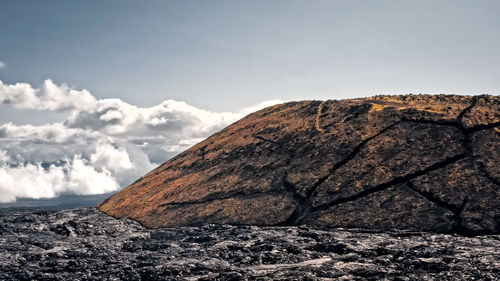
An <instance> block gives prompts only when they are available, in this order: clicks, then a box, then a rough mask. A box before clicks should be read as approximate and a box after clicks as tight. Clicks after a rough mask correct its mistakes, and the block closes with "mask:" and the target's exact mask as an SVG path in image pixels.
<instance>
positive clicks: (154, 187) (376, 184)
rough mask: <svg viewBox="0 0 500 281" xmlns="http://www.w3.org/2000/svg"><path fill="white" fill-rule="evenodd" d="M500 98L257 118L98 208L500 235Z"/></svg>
mask: <svg viewBox="0 0 500 281" xmlns="http://www.w3.org/2000/svg"><path fill="white" fill-rule="evenodd" d="M499 126H500V97H496V96H474V97H470V96H450V95H436V96H429V95H407V96H376V97H372V98H366V99H352V100H342V101H331V100H330V101H323V102H321V101H303V102H290V103H285V104H281V105H276V106H272V107H269V108H266V109H263V110H261V111H258V112H256V113H253V114H250V115H248V116H247V117H245V118H243V119H241V120H240V121H238V122H236V123H234V124H232V125H230V126H228V127H227V128H225V129H223V130H222V131H220V132H218V133H216V134H214V135H212V136H211V137H209V138H208V139H206V140H205V141H203V142H201V143H199V144H197V145H195V146H194V147H192V148H191V149H189V150H187V151H185V152H183V153H181V154H180V155H178V156H177V157H175V158H173V159H171V160H170V161H167V162H165V163H164V164H163V165H161V166H160V167H158V168H157V169H155V170H153V171H152V172H150V173H149V174H147V175H145V176H144V177H142V178H141V179H139V180H138V181H137V182H135V183H134V184H132V185H131V186H129V187H127V188H125V189H124V190H122V191H120V192H119V193H117V194H115V195H113V196H112V197H110V198H109V199H107V200H106V201H104V202H103V203H101V204H100V205H99V206H98V208H99V209H100V210H101V211H103V212H105V213H107V214H109V215H112V216H114V217H118V218H124V217H126V218H131V219H133V220H136V221H138V222H140V223H141V224H143V225H145V226H147V227H165V226H190V225H198V224H202V223H216V224H238V225H267V226H270V225H303V224H307V225H314V226H321V227H325V228H332V227H355V228H368V229H379V230H380V229H406V230H415V231H422V230H425V231H438V232H458V233H461V234H466V235H475V234H487V233H499V231H500V213H499V211H498V210H500V200H499V198H500V185H499V182H500V168H499V167H500V165H498V164H499V163H500V152H499V151H500V149H499V148H500V146H499V144H500V127H499Z"/></svg>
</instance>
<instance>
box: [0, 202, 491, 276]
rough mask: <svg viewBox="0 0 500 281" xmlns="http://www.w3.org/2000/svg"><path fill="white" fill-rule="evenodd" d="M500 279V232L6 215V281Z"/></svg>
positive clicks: (2, 233)
mask: <svg viewBox="0 0 500 281" xmlns="http://www.w3.org/2000/svg"><path fill="white" fill-rule="evenodd" d="M102 279H104V280H381V279H385V280H499V279H500V235H485V236H477V237H463V236H458V235H450V234H435V233H425V232H403V231H389V232H378V233H377V232H366V231H361V230H343V229H334V230H328V231H325V230H320V229H315V228H310V227H306V226H288V227H276V226H267V227H256V226H229V225H205V226H200V227H178V228H163V229H161V228H160V229H147V228H144V227H142V226H141V225H139V224H138V223H136V222H134V221H131V220H128V219H114V218H112V217H109V216H107V215H105V214H102V213H100V212H99V211H97V210H96V209H94V208H84V209H71V210H62V211H47V210H44V211H29V210H24V211H12V210H10V211H7V210H3V211H0V280H102Z"/></svg>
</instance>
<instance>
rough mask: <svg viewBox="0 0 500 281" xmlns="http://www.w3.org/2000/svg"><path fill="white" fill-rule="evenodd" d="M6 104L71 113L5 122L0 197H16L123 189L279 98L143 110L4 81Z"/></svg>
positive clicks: (0, 94) (1, 95)
mask: <svg viewBox="0 0 500 281" xmlns="http://www.w3.org/2000/svg"><path fill="white" fill-rule="evenodd" d="M0 102H1V103H2V104H4V105H7V106H12V107H14V108H20V109H34V110H45V111H70V112H71V114H70V116H69V117H68V118H67V119H66V120H62V121H61V122H58V123H52V124H45V125H39V126H33V125H15V124H12V123H6V124H3V125H0V202H12V201H15V200H16V198H22V197H27V198H52V197H57V196H59V195H61V194H68V193H70V194H82V195H83V194H85V195H87V194H89V195H90V194H102V193H107V192H111V191H115V190H118V189H119V188H120V187H124V186H126V185H128V184H130V183H131V182H133V181H134V180H136V179H137V178H139V177H140V176H142V175H144V174H145V173H146V172H148V171H150V170H151V169H153V168H154V167H155V166H157V165H159V164H161V163H162V162H164V161H166V160H167V159H169V158H171V157H173V156H174V155H176V154H177V153H179V152H181V151H183V150H185V149H187V148H189V147H190V146H192V145H194V144H195V143H197V142H199V141H201V140H203V139H204V138H206V137H207V136H209V135H210V134H212V133H215V132H216V131H218V130H220V129H222V128H223V127H225V126H227V125H229V124H231V123H233V122H234V121H237V120H238V119H240V118H241V117H243V116H244V115H246V114H247V113H250V112H252V111H255V110H258V109H260V108H263V107H266V106H269V105H273V104H276V103H279V102H281V101H278V100H273V101H268V102H264V103H261V104H259V105H257V106H255V107H250V108H246V109H242V110H240V111H237V112H211V111H207V110H203V109H199V108H196V107H193V106H191V105H188V104H186V103H185V102H180V101H174V100H166V101H164V102H162V103H161V104H159V105H157V106H153V107H147V108H142V107H137V106H134V105H131V104H128V103H126V102H123V101H122V100H120V99H101V100H97V99H96V98H95V97H94V96H92V95H91V94H90V93H89V92H88V91H86V90H81V91H78V90H74V89H71V88H69V87H68V86H67V85H65V84H62V85H57V84H55V83H54V82H52V81H51V80H46V81H45V82H44V83H43V85H42V86H41V87H40V88H38V89H35V88H33V87H31V85H29V84H26V83H17V84H13V85H7V84H4V83H3V82H2V81H0Z"/></svg>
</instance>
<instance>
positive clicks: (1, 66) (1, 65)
mask: <svg viewBox="0 0 500 281" xmlns="http://www.w3.org/2000/svg"><path fill="white" fill-rule="evenodd" d="M5 67H7V64H6V63H5V62H3V61H0V69H2V68H5Z"/></svg>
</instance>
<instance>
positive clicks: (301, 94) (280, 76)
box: [0, 0, 500, 118]
mask: <svg viewBox="0 0 500 281" xmlns="http://www.w3.org/2000/svg"><path fill="white" fill-rule="evenodd" d="M499 12H500V2H498V1H440V0H437V1H267V0H266V1H147V2H144V1H127V0H119V1H117V0H108V1H94V0H90V1H89V0H86V1H11V0H4V1H2V3H1V9H0V34H2V35H1V36H0V61H3V62H5V63H7V67H5V68H4V69H2V70H0V80H3V81H4V82H9V83H14V82H29V83H31V84H33V85H39V84H40V83H41V82H42V81H43V80H45V79H47V78H51V79H53V80H54V81H55V82H57V83H63V82H64V83H67V84H68V85H74V86H75V87H76V88H80V89H81V88H85V89H88V90H90V91H91V92H92V93H93V95H95V96H96V97H99V98H107V97H119V98H121V99H123V100H125V101H127V102H129V103H131V104H135V105H140V106H152V105H155V104H158V103H160V102H161V101H163V100H165V99H168V98H172V99H176V100H183V101H186V102H188V103H189V104H193V105H195V106H199V107H204V108H207V109H210V110H232V109H234V108H241V107H244V106H247V105H249V104H255V103H258V102H261V101H262V100H266V99H272V98H278V99H283V100H290V99H291V100H297V99H325V98H343V97H350V96H366V95H373V94H377V93H389V92H390V93H407V92H443V93H472V94H482V93H498V89H499V84H500V79H499V78H500V77H499V73H500V72H499V71H498V65H499V63H500V52H498V50H499V49H500V36H498V34H499V30H500V18H499V17H498V13H499ZM3 118H5V117H3Z"/></svg>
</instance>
